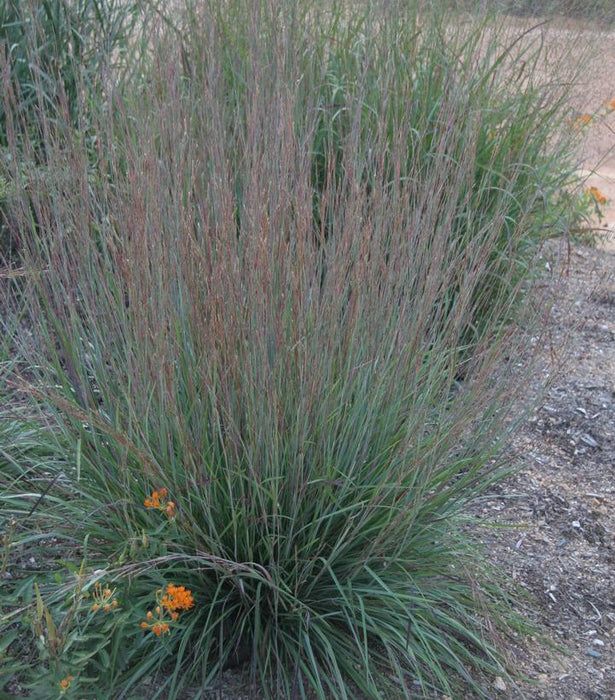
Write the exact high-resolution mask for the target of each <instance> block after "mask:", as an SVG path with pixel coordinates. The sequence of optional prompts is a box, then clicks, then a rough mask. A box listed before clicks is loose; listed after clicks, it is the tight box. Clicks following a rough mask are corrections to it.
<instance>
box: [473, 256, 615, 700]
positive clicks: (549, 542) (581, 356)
mask: <svg viewBox="0 0 615 700" xmlns="http://www.w3.org/2000/svg"><path fill="white" fill-rule="evenodd" d="M558 250H559V251H560V252H559V261H558V260H557V258H558V253H556V251H558ZM545 256H546V257H549V258H551V260H550V262H549V264H550V265H551V266H553V267H554V268H556V267H557V266H558V265H559V266H560V269H561V272H562V274H563V275H564V276H563V280H562V284H561V285H560V290H559V293H558V301H557V304H556V307H555V308H554V310H553V315H552V318H551V320H550V322H549V328H548V337H549V342H548V343H545V344H544V349H543V351H542V355H543V357H542V364H541V366H542V368H543V369H542V371H543V372H544V373H545V374H547V375H548V374H550V373H553V372H555V370H556V368H557V371H556V373H555V375H554V377H553V378H552V381H551V384H550V388H549V389H548V390H547V391H546V392H545V393H544V394H543V395H542V396H541V398H540V399H539V401H538V404H537V406H536V408H535V410H534V411H533V412H532V415H531V416H530V418H529V420H527V421H526V422H525V423H524V424H523V425H522V426H521V428H520V430H519V431H518V432H517V434H516V435H515V437H514V439H513V441H512V446H511V447H512V450H513V451H514V453H515V457H516V459H517V460H518V462H519V463H520V465H521V470H520V471H519V472H518V473H517V474H516V475H515V476H513V477H511V478H509V479H507V480H506V481H504V482H502V483H500V484H499V485H498V486H497V487H496V488H495V489H494V490H493V492H492V497H491V498H490V499H489V500H488V501H487V502H484V503H483V504H482V505H481V506H480V510H481V511H482V512H480V513H479V514H480V515H482V516H483V517H484V518H485V519H486V520H487V521H489V522H493V523H498V524H506V525H512V526H513V527H508V528H504V529H500V528H497V529H493V530H490V531H487V532H486V533H485V536H484V537H483V540H484V542H485V544H486V545H487V548H488V553H489V557H490V559H491V560H492V561H493V562H495V563H496V565H497V567H498V568H499V569H500V571H503V572H504V573H505V575H506V576H507V577H509V580H510V581H511V582H512V584H513V587H514V588H517V589H518V590H519V591H523V592H525V593H528V594H529V597H530V600H531V603H530V605H529V606H528V609H530V610H531V611H532V612H531V613H530V616H531V618H532V619H533V621H534V622H535V623H537V625H538V628H539V630H540V632H541V636H540V638H534V639H522V638H520V641H519V643H518V645H512V648H511V649H509V654H510V656H511V658H512V660H513V664H514V666H515V667H516V669H517V670H519V671H520V672H521V673H522V674H524V675H525V676H526V677H527V678H528V679H529V680H528V682H522V683H521V684H520V685H519V687H518V688H513V687H511V684H510V683H507V682H503V681H502V679H499V680H498V679H493V681H492V689H493V696H494V697H528V698H541V699H547V698H550V699H551V698H552V699H556V698H557V699H560V698H562V699H570V700H580V699H584V700H599V699H601V700H602V699H604V700H606V699H607V698H613V697H615V252H614V251H605V250H601V249H596V248H586V247H580V246H578V247H573V249H572V251H571V253H570V255H569V256H568V255H567V254H564V255H562V254H561V246H551V247H549V248H548V249H547V251H546V252H545ZM537 379H538V381H537V383H540V379H539V378H537ZM524 612H526V613H527V610H526V611H524ZM542 635H544V637H543V636H542ZM498 688H499V690H498ZM504 688H505V689H504Z"/></svg>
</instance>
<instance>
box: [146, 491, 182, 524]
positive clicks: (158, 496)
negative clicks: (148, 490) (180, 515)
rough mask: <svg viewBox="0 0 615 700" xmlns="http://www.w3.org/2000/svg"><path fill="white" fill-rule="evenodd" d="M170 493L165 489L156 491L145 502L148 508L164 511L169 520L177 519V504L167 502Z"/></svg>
mask: <svg viewBox="0 0 615 700" xmlns="http://www.w3.org/2000/svg"><path fill="white" fill-rule="evenodd" d="M168 495H169V492H168V491H167V490H166V489H165V488H164V487H163V488H161V489H158V490H157V491H154V492H153V493H152V495H151V496H150V497H149V498H146V499H145V500H144V501H143V505H144V506H145V507H146V508H154V509H155V510H163V511H164V512H165V513H166V514H167V517H168V518H169V519H172V518H174V517H175V507H176V506H175V503H173V501H167V496H168Z"/></svg>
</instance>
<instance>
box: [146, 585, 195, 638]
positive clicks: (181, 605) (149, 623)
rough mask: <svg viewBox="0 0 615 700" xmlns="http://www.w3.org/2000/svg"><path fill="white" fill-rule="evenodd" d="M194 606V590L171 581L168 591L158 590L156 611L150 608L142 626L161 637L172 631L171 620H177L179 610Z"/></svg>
mask: <svg viewBox="0 0 615 700" xmlns="http://www.w3.org/2000/svg"><path fill="white" fill-rule="evenodd" d="M193 606H194V598H193V597H192V591H188V590H186V588H185V586H175V585H173V584H172V583H169V584H168V586H167V587H166V592H163V590H162V588H159V589H158V590H157V591H156V607H155V608H154V611H153V612H152V611H151V610H148V612H147V614H146V615H145V617H146V619H145V620H143V622H141V628H142V629H144V630H147V629H151V631H152V632H153V633H154V634H155V635H156V636H157V637H160V635H162V634H166V633H167V632H170V631H171V627H170V625H169V622H175V620H177V618H178V617H179V613H178V612H177V611H178V610H190V608H192V607H193Z"/></svg>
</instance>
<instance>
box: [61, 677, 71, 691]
mask: <svg viewBox="0 0 615 700" xmlns="http://www.w3.org/2000/svg"><path fill="white" fill-rule="evenodd" d="M72 682H73V677H72V676H71V675H70V674H69V675H68V676H66V678H62V680H61V681H60V688H61V689H62V690H68V688H70V684H71V683H72Z"/></svg>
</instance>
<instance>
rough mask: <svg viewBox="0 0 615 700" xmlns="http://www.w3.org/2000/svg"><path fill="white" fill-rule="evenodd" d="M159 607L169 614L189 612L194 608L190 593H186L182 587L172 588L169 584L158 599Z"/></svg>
mask: <svg viewBox="0 0 615 700" xmlns="http://www.w3.org/2000/svg"><path fill="white" fill-rule="evenodd" d="M160 605H162V607H163V608H166V609H167V610H168V611H169V612H175V611H176V610H190V608H191V607H193V606H194V598H193V597H192V591H187V590H186V589H185V587H184V586H174V585H173V584H172V583H170V584H169V585H168V586H167V592H166V593H165V594H164V595H163V596H162V598H161V599H160Z"/></svg>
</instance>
